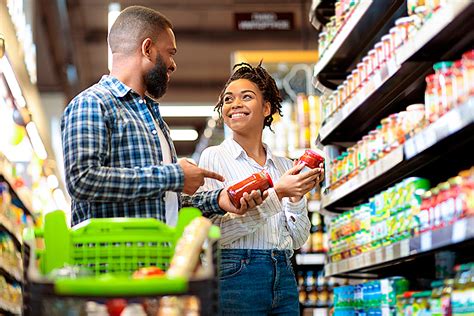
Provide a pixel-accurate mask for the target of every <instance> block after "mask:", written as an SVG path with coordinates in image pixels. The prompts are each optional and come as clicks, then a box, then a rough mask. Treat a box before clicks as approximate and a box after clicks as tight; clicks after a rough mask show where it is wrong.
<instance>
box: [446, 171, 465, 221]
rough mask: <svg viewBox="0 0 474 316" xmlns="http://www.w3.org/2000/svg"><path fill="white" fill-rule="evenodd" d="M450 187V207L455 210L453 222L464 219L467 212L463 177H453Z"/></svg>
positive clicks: (450, 180)
mask: <svg viewBox="0 0 474 316" xmlns="http://www.w3.org/2000/svg"><path fill="white" fill-rule="evenodd" d="M448 182H449V186H450V188H451V189H450V193H449V197H448V200H449V203H448V207H450V208H452V210H453V214H454V216H453V220H454V221H455V220H458V219H460V218H462V217H464V213H465V210H466V197H465V194H464V192H463V190H462V187H463V178H462V177H461V176H457V177H452V178H450V179H449V180H448Z"/></svg>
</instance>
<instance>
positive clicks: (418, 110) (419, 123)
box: [406, 103, 425, 135]
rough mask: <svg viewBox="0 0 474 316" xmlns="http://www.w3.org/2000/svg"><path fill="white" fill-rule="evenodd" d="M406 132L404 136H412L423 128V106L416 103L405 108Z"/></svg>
mask: <svg viewBox="0 0 474 316" xmlns="http://www.w3.org/2000/svg"><path fill="white" fill-rule="evenodd" d="M406 119H407V120H408V124H407V127H408V130H407V131H406V134H409V135H412V134H416V133H418V132H419V131H420V130H421V129H422V128H423V127H424V120H425V105H424V104H423V103H416V104H411V105H409V106H407V117H406Z"/></svg>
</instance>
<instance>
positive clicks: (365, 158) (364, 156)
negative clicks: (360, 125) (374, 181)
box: [359, 135, 370, 170]
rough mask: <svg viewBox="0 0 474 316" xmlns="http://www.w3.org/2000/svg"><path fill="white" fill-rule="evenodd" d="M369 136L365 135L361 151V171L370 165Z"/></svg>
mask: <svg viewBox="0 0 474 316" xmlns="http://www.w3.org/2000/svg"><path fill="white" fill-rule="evenodd" d="M369 139H370V136H369V135H365V136H363V137H362V148H361V150H360V161H361V163H360V164H359V165H360V167H361V170H363V169H365V168H366V167H367V165H368V164H369Z"/></svg>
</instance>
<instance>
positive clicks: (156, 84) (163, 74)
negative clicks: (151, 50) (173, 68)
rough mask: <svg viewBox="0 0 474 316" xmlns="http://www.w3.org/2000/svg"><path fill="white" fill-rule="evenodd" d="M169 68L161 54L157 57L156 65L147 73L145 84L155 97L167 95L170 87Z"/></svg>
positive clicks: (149, 92) (150, 93)
mask: <svg viewBox="0 0 474 316" xmlns="http://www.w3.org/2000/svg"><path fill="white" fill-rule="evenodd" d="M167 73H168V68H167V67H166V64H165V63H164V61H163V59H161V57H160V55H158V56H157V57H156V64H155V66H154V67H153V68H152V69H151V70H150V71H149V72H148V73H147V74H146V75H145V78H144V79H145V85H146V91H147V92H148V94H149V95H150V96H151V97H152V98H155V99H159V98H161V97H162V96H164V95H165V93H166V89H167V88H168V76H167Z"/></svg>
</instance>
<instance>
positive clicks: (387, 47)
mask: <svg viewBox="0 0 474 316" xmlns="http://www.w3.org/2000/svg"><path fill="white" fill-rule="evenodd" d="M382 45H383V53H384V56H385V60H390V59H391V58H392V56H393V43H392V37H391V36H390V35H384V36H382Z"/></svg>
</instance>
